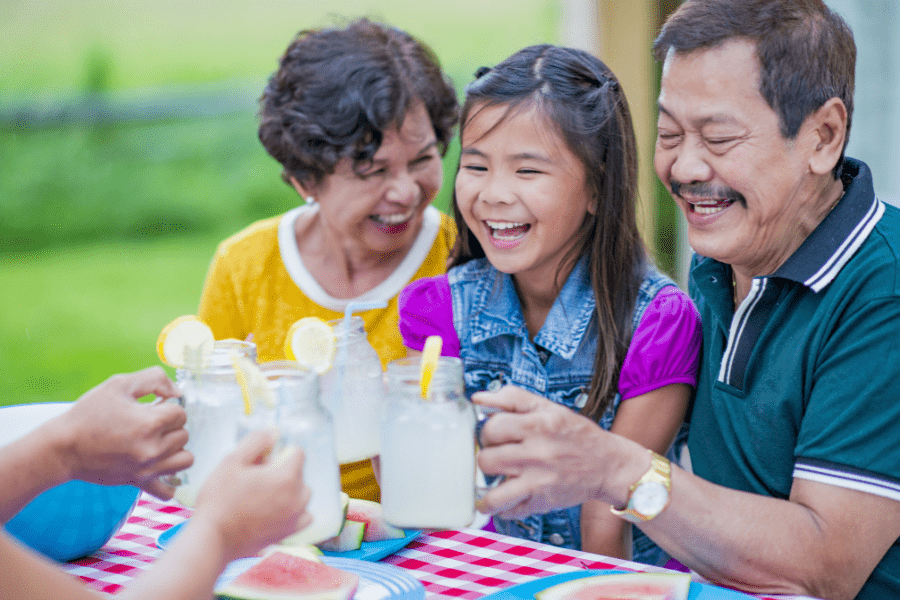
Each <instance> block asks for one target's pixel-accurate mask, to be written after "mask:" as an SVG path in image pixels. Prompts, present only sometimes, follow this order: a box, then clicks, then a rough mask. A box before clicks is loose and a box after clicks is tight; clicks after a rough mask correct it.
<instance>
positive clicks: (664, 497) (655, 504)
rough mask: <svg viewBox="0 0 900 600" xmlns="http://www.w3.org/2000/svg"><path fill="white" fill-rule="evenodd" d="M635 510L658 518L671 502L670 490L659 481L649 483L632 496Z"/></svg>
mask: <svg viewBox="0 0 900 600" xmlns="http://www.w3.org/2000/svg"><path fill="white" fill-rule="evenodd" d="M631 500H632V503H631V505H632V506H633V507H634V510H635V511H637V512H638V513H640V514H642V515H646V516H651V517H652V516H656V515H658V514H659V512H660V511H661V510H662V509H664V508H665V507H666V504H667V503H668V501H669V490H667V489H666V486H665V485H663V484H662V483H661V482H659V481H647V482H644V483H642V484H641V485H639V486H638V487H637V489H635V490H634V493H633V494H632V496H631Z"/></svg>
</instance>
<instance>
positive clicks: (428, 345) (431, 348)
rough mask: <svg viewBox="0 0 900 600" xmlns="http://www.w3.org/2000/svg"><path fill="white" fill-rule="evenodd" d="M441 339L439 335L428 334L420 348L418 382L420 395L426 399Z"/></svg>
mask: <svg viewBox="0 0 900 600" xmlns="http://www.w3.org/2000/svg"><path fill="white" fill-rule="evenodd" d="M442 345H443V340H442V339H441V336H439V335H429V336H428V337H427V338H426V339H425V347H424V348H423V349H422V364H421V368H420V375H421V376H420V378H419V380H420V382H421V385H422V397H423V398H425V399H426V400H427V399H428V395H429V392H430V391H431V378H432V377H433V376H434V372H435V370H436V369H437V363H438V359H440V358H441V346H442Z"/></svg>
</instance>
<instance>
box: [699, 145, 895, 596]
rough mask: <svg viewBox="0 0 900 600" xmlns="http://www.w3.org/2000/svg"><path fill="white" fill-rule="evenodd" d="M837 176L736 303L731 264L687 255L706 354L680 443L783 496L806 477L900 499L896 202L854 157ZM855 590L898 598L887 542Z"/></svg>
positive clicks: (741, 485) (739, 481) (708, 465)
mask: <svg viewBox="0 0 900 600" xmlns="http://www.w3.org/2000/svg"><path fill="white" fill-rule="evenodd" d="M843 179H844V188H845V193H844V196H843V197H842V198H841V200H840V201H839V202H838V204H837V205H836V206H835V208H834V209H833V210H832V211H831V213H830V214H829V215H828V216H827V217H826V218H825V219H824V220H823V221H822V223H820V224H819V226H818V227H817V228H816V229H815V230H814V231H813V232H812V234H810V236H809V237H808V238H807V239H806V240H805V242H804V243H803V244H802V245H801V246H800V248H799V249H798V250H797V251H796V252H795V253H794V254H793V255H792V256H791V257H790V258H789V259H788V260H787V261H786V262H785V263H784V264H783V265H782V266H781V267H780V268H779V269H778V270H777V271H776V272H775V273H774V274H772V275H770V276H767V277H756V278H755V279H754V280H753V287H752V289H751V291H750V294H749V295H748V296H747V298H746V299H745V300H744V301H743V302H742V303H741V305H740V306H739V307H737V310H735V308H734V301H733V296H732V278H731V277H732V276H731V267H730V266H729V265H725V264H722V263H719V262H717V261H715V260H712V259H709V258H703V257H695V259H694V266H693V268H692V270H691V296H692V297H693V299H694V301H695V302H696V304H697V308H698V309H699V310H700V314H701V316H702V318H703V353H702V357H701V361H700V373H699V381H698V384H697V396H696V400H695V403H694V409H693V412H692V415H691V429H690V436H689V442H688V447H689V449H690V455H691V462H692V465H693V469H694V472H695V473H696V474H697V475H699V476H701V477H703V478H705V479H708V480H710V481H713V482H715V483H718V484H720V485H724V486H727V487H730V488H735V489H739V490H745V491H749V492H755V493H758V494H764V495H767V496H774V497H776V498H787V497H788V496H789V494H790V491H791V484H792V481H793V479H794V478H802V479H810V480H814V481H818V482H821V483H825V484H829V485H836V486H840V487H846V488H852V489H855V490H861V491H863V492H868V493H872V494H878V495H881V496H885V497H888V498H892V499H894V500H897V501H900V254H898V253H900V210H898V209H897V208H895V207H892V206H886V205H885V204H883V203H882V202H880V201H879V200H878V199H877V198H876V197H875V193H874V190H873V186H872V177H871V173H870V171H869V168H868V167H867V166H866V165H865V164H864V163H862V162H859V161H856V160H853V159H847V161H846V162H845V166H844V178H843ZM853 508H854V507H852V506H848V507H847V510H853ZM864 518H865V515H860V519H864ZM859 598H879V599H881V598H900V545H898V544H897V543H896V542H895V543H894V545H893V546H892V547H891V549H890V550H889V551H888V553H887V555H885V557H884V559H882V561H881V563H880V564H879V565H878V567H877V568H876V570H875V572H874V573H873V574H872V577H870V579H869V581H868V582H867V583H866V586H865V587H864V588H863V590H862V592H861V593H860V595H859Z"/></svg>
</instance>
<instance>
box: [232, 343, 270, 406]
mask: <svg viewBox="0 0 900 600" xmlns="http://www.w3.org/2000/svg"><path fill="white" fill-rule="evenodd" d="M231 363H232V364H233V365H234V374H235V376H236V377H237V381H238V384H239V385H240V386H241V393H242V394H243V396H244V414H247V415H250V414H253V407H254V406H256V404H257V403H260V402H261V403H262V404H264V405H265V406H267V407H269V408H275V394H273V393H272V389H271V388H270V387H269V382H268V380H267V379H266V376H265V375H263V373H262V371H260V370H259V367H258V366H256V363H255V362H253V361H252V360H250V359H249V358H247V357H246V356H237V355H235V356H234V357H232V359H231Z"/></svg>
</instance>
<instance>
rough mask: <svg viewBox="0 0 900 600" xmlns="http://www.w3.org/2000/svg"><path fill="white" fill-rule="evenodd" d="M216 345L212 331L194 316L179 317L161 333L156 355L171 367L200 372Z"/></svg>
mask: <svg viewBox="0 0 900 600" xmlns="http://www.w3.org/2000/svg"><path fill="white" fill-rule="evenodd" d="M214 345H215V338H214V337H213V332H212V329H210V328H209V325H207V324H206V323H204V322H203V321H201V320H200V319H198V318H197V317H195V316H194V315H184V316H182V317H178V318H177V319H175V320H174V321H172V322H171V323H169V324H168V325H166V326H165V327H163V328H162V331H160V332H159V337H158V338H157V339H156V353H157V354H159V358H160V360H162V361H163V362H164V363H165V364H167V365H169V366H170V367H176V368H181V367H188V368H191V369H194V370H196V371H199V370H200V369H202V368H203V367H205V366H206V364H207V361H208V359H209V354H210V353H211V352H212V350H213V346H214Z"/></svg>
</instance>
